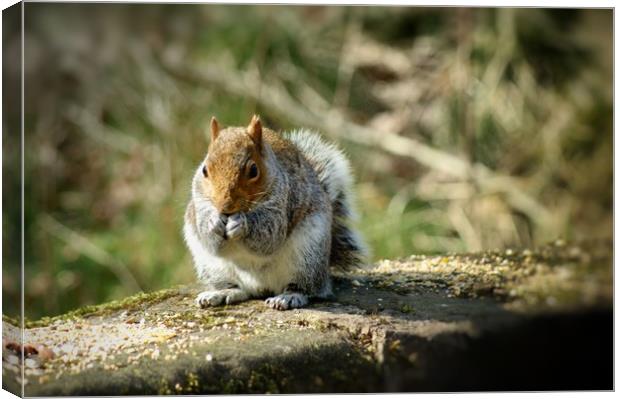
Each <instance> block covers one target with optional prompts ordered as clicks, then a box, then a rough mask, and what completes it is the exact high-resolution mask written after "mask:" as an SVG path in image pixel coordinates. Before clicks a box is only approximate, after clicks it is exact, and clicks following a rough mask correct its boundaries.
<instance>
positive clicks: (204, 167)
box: [202, 165, 209, 177]
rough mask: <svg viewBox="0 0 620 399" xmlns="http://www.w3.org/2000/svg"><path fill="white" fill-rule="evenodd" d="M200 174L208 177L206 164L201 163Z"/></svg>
mask: <svg viewBox="0 0 620 399" xmlns="http://www.w3.org/2000/svg"><path fill="white" fill-rule="evenodd" d="M202 175H203V176H204V177H208V176H209V172H208V171H207V165H202Z"/></svg>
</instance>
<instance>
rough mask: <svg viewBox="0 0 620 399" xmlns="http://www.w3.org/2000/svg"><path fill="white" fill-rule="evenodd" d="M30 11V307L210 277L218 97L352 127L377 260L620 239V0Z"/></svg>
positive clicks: (12, 233)
mask: <svg viewBox="0 0 620 399" xmlns="http://www.w3.org/2000/svg"><path fill="white" fill-rule="evenodd" d="M25 8H26V18H25V38H26V41H25V81H26V86H25V90H26V91H25V92H26V95H25V108H26V114H25V138H26V158H25V195H26V202H25V250H26V259H25V265H26V270H25V275H26V281H25V284H26V293H25V299H26V315H27V316H28V317H39V316H42V315H51V314H57V313H61V312H64V311H66V310H68V309H71V308H75V307H78V306H81V305H86V304H93V303H99V302H102V301H105V300H109V299H114V298H119V297H122V296H125V295H128V294H131V293H134V292H137V291H139V290H145V291H151V290H155V289H158V288H162V287H167V286H171V285H173V284H177V283H186V282H190V281H192V280H193V278H194V277H193V269H192V265H191V260H190V257H189V255H188V252H187V250H186V249H185V247H184V244H183V241H182V236H181V227H182V220H183V211H184V207H185V204H186V201H187V200H188V196H189V182H190V178H191V175H192V173H193V171H194V168H195V167H196V165H197V164H198V163H199V162H200V161H201V159H202V157H203V156H204V154H205V151H206V148H207V145H208V134H207V129H206V128H207V125H208V121H209V118H210V117H211V116H212V115H216V116H217V117H218V119H219V120H220V122H221V123H222V124H225V125H228V124H230V125H245V124H246V123H247V122H248V121H249V118H250V116H251V115H252V114H253V113H258V114H260V115H261V117H262V118H263V120H264V124H265V125H267V126H270V127H272V128H274V129H276V130H286V129H292V128H297V127H301V126H305V127H311V128H316V129H318V130H320V131H321V132H322V133H323V134H324V135H325V136H326V137H328V138H330V139H332V140H335V141H337V142H339V143H340V145H341V146H342V147H344V148H345V149H346V151H347V153H348V154H349V155H350V157H351V159H352V162H353V165H354V169H355V173H356V176H357V180H358V185H357V194H358V208H359V213H360V220H359V227H360V228H361V230H362V232H363V234H364V236H365V237H366V239H367V241H368V243H369V244H370V247H371V248H372V251H373V257H374V259H380V258H386V257H389V258H395V257H401V256H406V255H409V254H411V253H437V252H455V251H475V250H483V249H494V248H506V247H523V246H535V245H537V244H541V243H544V242H547V241H549V240H552V239H555V238H558V237H561V238H563V239H571V240H572V239H574V240H581V239H590V238H597V237H603V238H610V237H611V236H612V203H613V199H612V174H613V169H612V140H613V134H612V107H613V99H612V95H613V93H612V76H613V71H612V62H613V58H612V12H611V10H571V9H532V8H527V9H508V8H502V9H484V8H477V9H466V8H414V7H411V8H404V7H310V6H296V7H293V6H228V5H226V6H219V5H154V4H153V5H118V4H114V5H112V4H88V5H86V4H82V5H79V4H58V3H57V4H36V3H27V4H26V7H25ZM18 39H19V38H18V37H9V38H5V46H4V51H5V57H4V60H5V77H4V78H5V81H6V80H7V79H8V80H9V81H10V80H11V78H12V79H13V81H15V79H18V75H17V73H18V69H17V70H16V68H15V67H14V66H13V67H11V65H9V64H11V63H12V64H13V65H15V62H16V61H15V60H17V59H19V57H17V56H16V55H18V54H19V53H18V48H19V41H18ZM9 83H10V82H9ZM5 101H6V99H5ZM5 103H6V102H5ZM11 118H12V119H11ZM18 118H19V116H18V115H6V117H5V120H4V121H3V130H4V132H5V137H6V135H7V133H11V134H13V135H14V137H15V135H17V133H18V131H19V130H18V129H19V125H16V124H15V121H17V120H18ZM15 126H17V129H15ZM4 141H5V145H4V149H5V153H4V165H3V167H4V182H5V184H4V192H5V198H4V209H3V212H4V226H3V232H4V234H3V246H4V254H5V259H4V267H3V292H4V294H3V295H4V300H5V303H7V301H9V302H10V301H16V300H18V298H19V280H18V278H17V275H18V273H19V250H18V248H19V240H18V239H19V226H18V225H15V223H14V221H15V220H18V219H16V217H17V216H16V215H19V212H20V206H19V202H18V201H16V200H15V199H16V198H18V197H15V195H16V193H18V192H19V169H18V163H17V162H18V158H16V156H17V154H18V150H19V147H18V144H19V143H18V142H16V141H14V142H12V143H11V142H9V141H7V140H4ZM7 190H8V191H7ZM11 195H12V197H11ZM5 313H6V310H5Z"/></svg>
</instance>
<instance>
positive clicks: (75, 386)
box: [3, 242, 613, 396]
mask: <svg viewBox="0 0 620 399" xmlns="http://www.w3.org/2000/svg"><path fill="white" fill-rule="evenodd" d="M611 276H612V263H611V246H610V244H609V243H589V244H584V245H580V246H577V245H573V244H567V243H563V242H556V243H554V244H552V245H549V246H546V247H543V248H541V249H538V250H521V251H517V250H510V251H502V252H485V253H480V254H464V255H446V256H432V257H427V256H412V257H410V258H407V259H401V260H394V261H382V262H379V263H378V264H377V265H375V267H373V268H372V269H368V270H358V271H354V272H351V273H346V274H338V275H336V276H334V280H335V294H336V298H335V299H334V300H333V301H329V302H317V303H312V304H311V305H310V306H309V307H307V308H304V309H297V310H292V311H285V312H281V311H276V310H272V309H268V308H267V307H265V306H264V304H263V302H262V301H261V300H252V301H248V302H245V303H242V304H238V305H234V306H226V307H219V308H209V309H200V308H198V307H197V306H196V305H195V303H194V298H195V296H196V294H197V293H198V292H199V291H200V287H198V286H184V287H175V288H171V289H169V290H165V291H160V292H155V293H150V294H140V295H137V296H134V297H130V298H127V299H126V300H123V301H118V302H113V303H109V304H103V305H99V306H95V307H88V308H83V309H79V310H77V311H75V312H70V313H68V314H66V315H61V316H58V317H52V318H46V319H42V320H38V321H28V322H26V326H27V328H26V331H25V347H28V348H35V350H36V351H38V352H37V353H29V354H28V356H27V357H26V359H25V362H24V363H23V366H25V369H24V372H25V380H26V381H25V382H26V384H25V394H26V395H27V396H40V395H46V396H47V395H63V396H64V395H122V394H200V393H319V392H393V391H453V390H486V389H499V390H513V389H517V390H519V389H523V390H540V389H611V388H612V382H613V379H612V375H611V370H612V365H613V359H612V358H611V357H610V356H611V355H610V354H611V353H612V351H611V348H612V344H613V337H612V331H613V330H612V320H613V317H612V292H613V290H612V278H611ZM11 323H12V321H11V320H9V319H4V320H3V325H4V329H3V332H4V336H3V339H4V348H3V355H4V356H3V377H4V379H3V381H4V388H5V389H8V390H10V391H12V392H16V393H19V392H20V390H21V389H20V383H21V370H20V367H21V366H22V363H21V362H20V360H19V359H18V358H16V355H17V354H16V353H15V350H14V349H11V346H8V347H7V343H10V342H19V339H20V334H19V329H18V328H17V327H15V326H13V325H12V324H11ZM50 353H52V354H53V355H50Z"/></svg>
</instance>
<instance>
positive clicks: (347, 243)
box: [183, 115, 367, 310]
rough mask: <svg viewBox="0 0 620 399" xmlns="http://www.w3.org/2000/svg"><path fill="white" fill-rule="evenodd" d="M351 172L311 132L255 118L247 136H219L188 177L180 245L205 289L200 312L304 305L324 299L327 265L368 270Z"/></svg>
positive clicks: (214, 133) (230, 132) (241, 131)
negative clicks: (356, 226)
mask: <svg viewBox="0 0 620 399" xmlns="http://www.w3.org/2000/svg"><path fill="white" fill-rule="evenodd" d="M352 183H353V178H352V175H351V167H350V165H349V162H348V160H347V159H346V157H345V156H344V154H343V153H342V152H341V151H340V150H339V149H338V148H337V147H336V146H334V145H332V144H329V143H326V142H325V141H323V139H322V138H321V137H320V136H319V135H318V134H317V133H314V132H311V131H308V130H299V131H294V132H290V133H285V134H282V135H280V134H278V133H276V132H274V131H273V130H270V129H268V128H263V126H262V124H261V121H260V119H259V118H258V117H257V116H256V115H255V116H254V117H253V118H252V120H251V122H250V124H249V125H248V127H247V128H243V127H228V128H226V129H220V126H219V124H218V122H217V120H216V119H215V118H212V119H211V143H210V145H209V148H208V151H207V156H206V158H205V159H204V161H203V162H201V163H200V165H199V166H198V168H197V169H196V172H195V175H194V177H193V180H192V186H191V199H190V201H189V204H188V206H187V209H186V212H185V223H184V227H183V233H184V238H185V242H186V244H187V246H188V247H189V250H190V252H191V254H192V257H193V260H194V266H195V269H196V272H197V274H198V278H199V279H200V280H201V281H202V282H203V283H204V284H205V286H206V290H205V291H204V292H201V293H200V294H199V295H198V297H197V298H196V302H197V303H198V304H199V305H200V306H201V307H207V306H218V305H222V304H232V303H237V302H242V301H245V300H248V299H251V298H265V297H266V298H267V299H266V301H265V303H266V304H267V306H269V307H271V308H274V309H278V310H286V309H293V308H299V307H303V306H305V305H307V304H308V301H309V299H312V298H323V299H325V298H330V297H331V296H332V295H333V294H332V286H331V279H330V274H329V268H330V266H332V267H336V268H341V269H345V270H346V269H350V268H353V267H356V266H361V265H363V264H365V263H366V259H367V250H366V247H365V245H364V243H363V242H362V240H361V238H360V236H359V235H358V234H357V232H356V231H355V230H353V228H352V227H351V223H350V222H351V220H352V217H353V216H354V213H353V210H352V191H351V190H352Z"/></svg>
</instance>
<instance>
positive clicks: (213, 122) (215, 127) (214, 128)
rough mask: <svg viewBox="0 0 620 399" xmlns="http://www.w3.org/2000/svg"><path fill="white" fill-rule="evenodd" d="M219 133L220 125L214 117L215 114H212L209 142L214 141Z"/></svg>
mask: <svg viewBox="0 0 620 399" xmlns="http://www.w3.org/2000/svg"><path fill="white" fill-rule="evenodd" d="M219 134H220V125H219V124H218V123H217V119H215V116H213V117H211V142H214V141H215V139H217V136H218V135H219Z"/></svg>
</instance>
